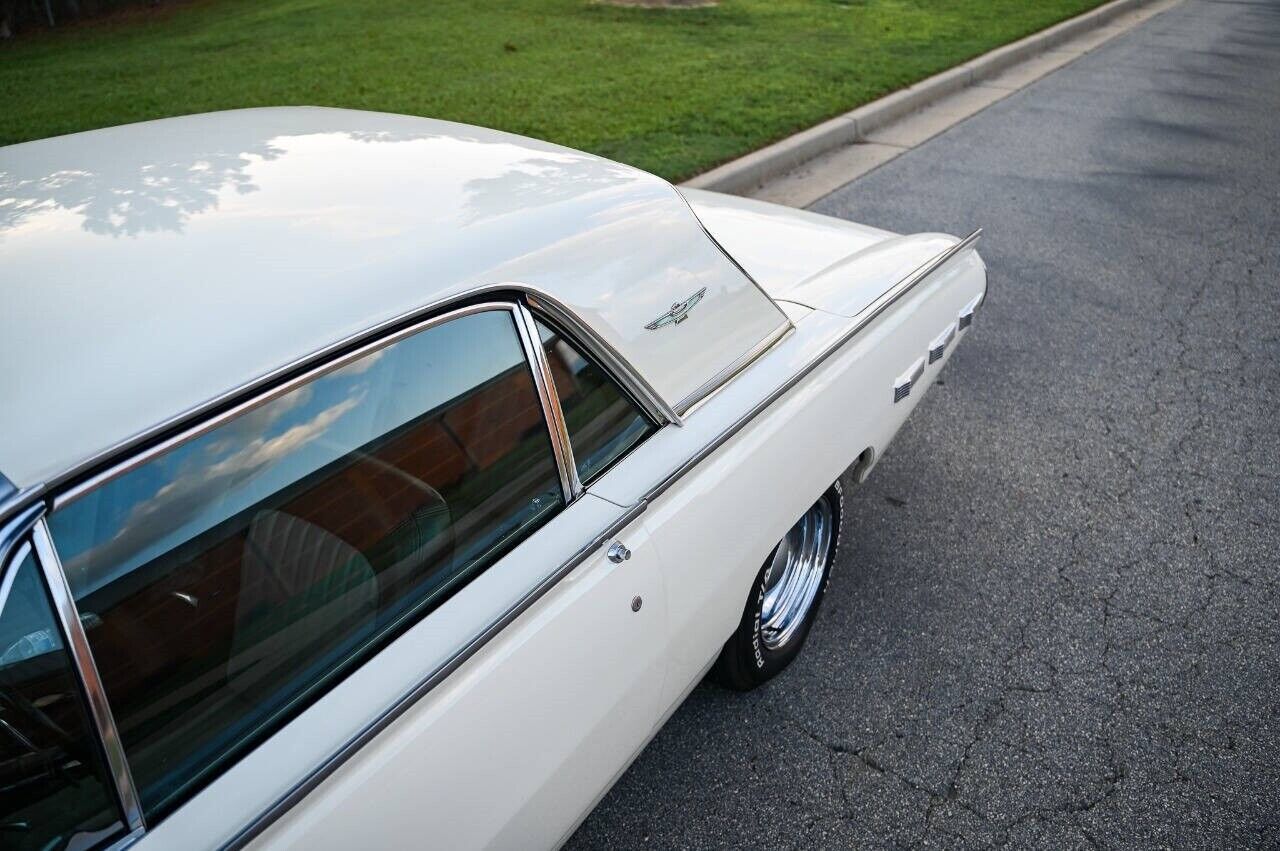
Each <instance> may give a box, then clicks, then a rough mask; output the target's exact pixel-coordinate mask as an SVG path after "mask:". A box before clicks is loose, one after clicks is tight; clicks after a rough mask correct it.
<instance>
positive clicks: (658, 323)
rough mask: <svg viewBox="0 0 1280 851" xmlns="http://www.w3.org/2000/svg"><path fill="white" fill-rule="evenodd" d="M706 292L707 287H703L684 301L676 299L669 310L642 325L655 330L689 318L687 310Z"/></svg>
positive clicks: (700, 299) (695, 305)
mask: <svg viewBox="0 0 1280 851" xmlns="http://www.w3.org/2000/svg"><path fill="white" fill-rule="evenodd" d="M706 294H707V288H706V287H703V288H702V289H700V290H698V291H697V292H696V293H694V294H693V295H691V296H689V297H688V298H686V299H685V300H684V301H677V302H676V303H675V304H673V305H671V309H670V310H668V311H667V312H666V313H664V314H662V315H661V316H659V317H658V318H657V319H655V320H653V321H652V322H650V323H649V324H648V325H646V326H644V327H646V328H648V329H649V330H650V331H657V330H658V329H659V328H666V327H667V326H668V325H679V324H680V323H681V322H683V321H685V320H686V319H688V318H689V311H691V310H693V309H694V308H695V307H697V305H698V302H700V301H702V297H703V296H704V295H706Z"/></svg>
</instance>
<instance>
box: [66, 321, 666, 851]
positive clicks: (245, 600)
mask: <svg viewBox="0 0 1280 851" xmlns="http://www.w3.org/2000/svg"><path fill="white" fill-rule="evenodd" d="M531 329H532V330H531ZM542 330H543V331H544V332H546V334H547V336H544V337H543V339H542V340H541V341H538V340H537V339H536V336H532V335H536V334H537V333H538V330H537V329H535V328H534V326H533V319H532V316H531V315H530V314H528V312H527V310H526V309H525V308H523V306H521V305H517V304H514V303H494V304H484V305H473V306H469V307H466V308H462V309H459V310H457V311H454V312H453V313H451V314H448V315H445V316H441V317H437V318H435V319H433V320H430V321H427V322H425V323H424V324H423V325H422V326H421V327H420V328H418V329H411V332H403V333H401V334H398V335H396V336H395V337H394V338H392V339H390V340H387V341H385V342H381V343H377V344H370V346H368V347H366V348H365V349H361V350H358V351H356V352H353V353H352V354H351V355H349V356H348V357H346V358H345V359H344V360H343V361H341V362H338V363H332V364H328V365H326V366H324V367H321V368H317V369H316V370H315V371H314V372H313V373H309V374H307V375H305V376H302V377H300V378H299V379H297V380H296V381H295V382H293V383H291V384H290V385H287V386H285V387H282V388H279V389H278V390H276V391H273V392H272V393H271V394H270V395H269V396H268V397H267V398H265V399H262V400H259V401H256V402H255V403H254V404H251V405H245V406H244V407H243V408H240V409H237V411H236V412H234V413H233V414H231V415H228V416H226V417H224V418H222V419H220V420H218V421H216V422H213V423H209V424H207V425H204V426H201V427H197V428H196V429H193V431H192V432H191V433H190V434H188V435H184V436H182V437H181V438H180V439H178V440H175V441H173V442H172V443H171V444H168V445H166V446H164V447H161V448H159V449H158V450H156V451H155V452H153V453H150V454H149V455H147V456H145V457H143V458H135V459H129V460H128V461H126V462H124V463H122V465H121V466H120V468H119V469H118V470H117V471H110V472H109V473H108V474H107V475H105V476H103V477H102V478H101V479H99V480H97V481H95V482H94V483H93V485H92V486H91V487H89V488H87V489H85V490H84V491H82V492H79V493H75V494H73V495H71V496H70V497H67V498H63V499H61V500H60V501H59V502H58V503H57V505H56V507H55V511H54V512H53V513H52V515H51V516H50V517H49V521H48V525H49V529H50V532H51V535H52V539H53V542H54V546H55V550H56V556H58V557H60V561H61V567H62V569H63V570H64V572H65V575H66V577H67V580H68V585H69V587H70V590H71V593H72V594H73V596H74V598H75V601H76V604H77V605H78V607H79V614H80V620H81V621H82V622H83V623H84V624H85V625H86V638H87V642H88V644H89V646H90V648H91V650H92V652H93V655H94V659H95V661H96V665H97V669H98V672H99V673H100V675H101V681H102V685H103V690H104V692H105V694H106V698H107V700H109V701H110V704H111V710H112V715H113V717H114V723H115V725H116V727H117V733H118V738H119V741H120V742H121V749H122V751H123V757H124V758H125V759H127V764H128V767H129V769H130V771H131V774H132V781H133V783H132V785H133V786H134V787H136V789H137V797H138V798H139V800H140V805H141V809H142V812H143V816H144V817H145V821H146V834H145V835H144V836H143V838H142V839H141V844H144V845H151V846H153V847H157V848H160V847H184V848H186V847H201V846H203V847H220V846H223V845H226V844H228V843H229V844H233V845H241V844H244V843H245V842H249V841H256V842H257V843H259V844H261V845H264V846H270V847H308V848H312V847H317V846H320V847H343V848H349V847H352V846H353V845H357V844H368V843H369V842H371V841H372V842H373V843H374V844H375V845H378V846H380V847H421V846H422V845H423V844H431V845H438V846H440V847H529V846H530V843H533V844H537V845H546V844H554V843H555V842H556V841H557V840H558V839H559V838H561V836H563V835H564V833H565V832H566V831H568V830H570V829H572V827H573V825H574V824H575V822H576V820H577V819H578V818H579V817H580V816H581V815H582V814H583V813H584V812H585V810H586V809H587V808H588V807H589V806H590V804H591V802H592V801H593V800H594V799H595V797H596V796H597V795H598V794H599V793H600V792H601V790H602V789H603V788H604V787H605V786H606V785H607V784H608V782H609V780H610V779H611V778H612V776H613V775H614V773H616V772H617V771H619V770H621V768H622V767H623V766H625V764H626V761H627V760H628V759H629V757H630V756H631V755H632V754H633V753H634V752H635V751H636V750H637V749H638V748H639V747H640V746H641V745H642V744H643V743H644V741H645V740H646V739H647V737H648V735H649V733H650V731H651V730H652V728H653V722H654V719H655V717H656V714H657V712H658V711H659V706H660V695H661V690H662V681H663V676H664V670H665V669H664V659H663V655H662V646H663V642H662V638H663V635H664V631H665V605H664V604H665V601H664V594H663V576H662V573H661V571H659V570H658V569H656V566H655V564H654V562H655V561H656V556H655V555H654V552H653V548H652V546H651V545H650V543H649V541H648V540H647V537H646V536H645V535H644V532H643V528H642V526H641V525H640V523H639V522H638V512H636V511H632V510H629V509H628V508H625V507H622V506H619V505H617V504H614V503H611V502H609V501H607V500H603V499H600V498H598V497H595V496H593V495H591V494H588V493H584V492H583V491H582V487H581V485H580V480H582V479H589V478H590V477H591V476H592V475H594V474H595V471H597V470H598V469H601V468H603V467H605V466H608V465H609V464H612V463H613V462H614V461H616V460H617V459H618V458H620V457H622V456H623V455H625V454H626V453H628V452H630V451H631V450H632V449H634V447H636V446H637V445H639V444H640V443H642V442H643V441H644V440H645V439H646V438H647V437H648V436H649V435H651V434H652V433H653V431H654V426H653V425H652V424H651V423H649V422H648V421H647V420H645V418H644V416H643V415H642V414H640V413H639V411H638V409H635V410H633V409H634V406H629V405H630V403H629V402H627V401H626V399H625V397H624V396H622V394H621V393H620V391H618V390H617V389H616V386H614V385H613V384H612V383H611V382H610V381H608V377H607V376H604V375H603V373H601V372H600V371H598V370H595V371H594V372H593V370H594V369H595V368H594V366H593V365H592V364H591V363H590V362H588V361H586V360H585V359H583V358H582V357H581V356H580V355H577V353H576V352H575V351H573V349H572V347H571V346H570V345H569V343H568V342H567V341H565V340H562V339H560V338H559V337H557V336H555V335H554V334H551V332H550V331H549V329H546V328H543V329H542ZM531 334H532V335H531ZM539 343H541V345H540V344H539ZM556 353H559V357H558V358H557V359H556V361H555V362H553V361H552V358H551V356H550V355H551V354H556ZM530 359H532V363H531V360H530ZM575 447H576V448H579V449H580V450H581V453H580V463H576V464H575V463H574V462H573V455H572V453H573V449H574V448H575ZM614 543H618V547H617V548H614V549H613V550H612V553H613V557H612V558H610V547H611V545H612V544H614ZM183 612H185V614H181V615H180V614H177V613H183ZM113 738H114V737H113ZM300 790H302V791H305V792H309V794H302V791H300ZM424 826H426V827H424ZM424 831H425V832H424Z"/></svg>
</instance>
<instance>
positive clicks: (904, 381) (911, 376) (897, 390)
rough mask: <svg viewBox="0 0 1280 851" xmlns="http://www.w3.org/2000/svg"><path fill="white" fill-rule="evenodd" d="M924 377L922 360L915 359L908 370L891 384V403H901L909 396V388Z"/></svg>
mask: <svg viewBox="0 0 1280 851" xmlns="http://www.w3.org/2000/svg"><path fill="white" fill-rule="evenodd" d="M922 375H924V358H917V359H916V362H915V363H913V364H911V367H910V369H908V370H907V371H906V372H904V373H902V375H899V376H898V378H897V380H896V381H894V382H893V401H894V402H895V403H897V402H901V401H902V400H903V399H905V398H907V397H908V396H910V395H911V387H912V385H914V384H915V383H916V382H917V381H919V380H920V376H922Z"/></svg>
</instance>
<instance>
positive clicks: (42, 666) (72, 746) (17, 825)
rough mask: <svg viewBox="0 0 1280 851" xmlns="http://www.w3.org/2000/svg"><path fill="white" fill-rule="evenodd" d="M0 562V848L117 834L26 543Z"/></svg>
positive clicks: (92, 742)
mask: <svg viewBox="0 0 1280 851" xmlns="http://www.w3.org/2000/svg"><path fill="white" fill-rule="evenodd" d="M23 550H25V554H24V552H23V551H21V550H20V551H19V553H18V556H17V557H16V559H15V560H14V562H12V563H11V564H10V565H9V569H8V571H7V572H5V571H2V570H0V847H3V848H13V849H33V851H34V849H42V851H51V849H61V848H87V847H89V846H91V845H94V844H97V843H99V842H103V841H105V840H109V839H112V838H115V837H118V836H121V835H123V833H124V827H123V825H122V823H121V821H120V816H119V812H118V811H117V809H116V804H115V791H114V789H113V787H112V786H111V785H110V783H109V780H108V774H107V770H106V765H105V762H104V760H103V758H102V754H101V753H100V752H99V750H98V742H97V737H96V735H95V733H94V731H93V729H92V727H91V726H90V723H89V714H88V712H87V711H86V709H85V704H84V699H83V697H82V695H81V694H80V687H79V684H78V679H77V677H76V673H75V670H74V669H73V668H72V664H71V657H70V654H69V653H68V652H67V650H66V647H65V645H64V643H63V639H62V633H61V630H60V629H59V627H58V624H57V621H56V620H55V619H54V615H53V607H52V605H51V604H50V602H49V595H48V593H47V592H46V591H45V587H44V580H43V579H42V578H41V576H40V572H39V570H37V568H36V563H35V559H34V558H33V557H32V556H31V552H30V547H29V546H27V545H23Z"/></svg>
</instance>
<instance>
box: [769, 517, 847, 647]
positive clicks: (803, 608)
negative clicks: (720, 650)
mask: <svg viewBox="0 0 1280 851" xmlns="http://www.w3.org/2000/svg"><path fill="white" fill-rule="evenodd" d="M834 526H835V522H834V515H833V513H832V510H831V503H830V502H828V501H827V500H826V499H820V500H818V501H817V503H815V504H814V506H813V507H812V508H810V509H809V510H808V511H806V512H805V515H804V516H803V517H801V518H800V520H799V522H797V523H796V525H794V526H792V527H791V529H790V531H788V532H787V534H786V537H784V538H783V539H782V540H781V541H780V542H779V543H778V548H777V549H775V550H774V551H773V557H772V559H771V563H770V565H769V570H768V572H767V573H766V574H765V592H764V602H763V604H762V605H761V608H760V641H761V643H763V644H764V646H765V647H767V648H768V649H770V650H777V649H778V648H780V647H782V646H783V645H785V644H786V643H787V642H788V641H790V640H791V639H792V638H793V637H794V636H795V634H796V630H798V629H799V628H800V625H801V624H803V623H804V622H805V619H806V618H807V617H808V615H809V611H810V609H812V608H813V601H814V598H816V597H817V596H818V590H819V589H820V588H821V587H822V581H823V577H824V575H825V574H826V567H827V558H828V556H829V555H830V552H831V536H832V535H834V534H835V528H834Z"/></svg>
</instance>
